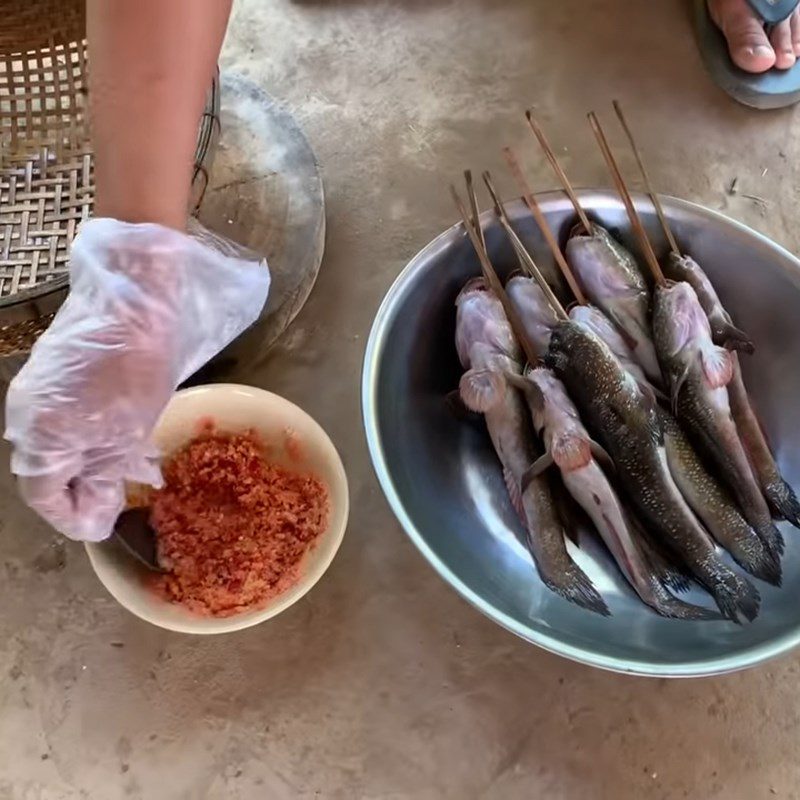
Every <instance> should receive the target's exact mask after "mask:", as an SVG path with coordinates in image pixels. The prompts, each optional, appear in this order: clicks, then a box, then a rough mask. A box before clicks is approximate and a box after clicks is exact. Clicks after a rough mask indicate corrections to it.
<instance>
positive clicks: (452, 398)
mask: <svg viewBox="0 0 800 800" xmlns="http://www.w3.org/2000/svg"><path fill="white" fill-rule="evenodd" d="M444 403H445V405H446V406H447V408H448V410H449V411H450V413H451V414H452V415H453V416H454V417H455V418H456V419H459V420H462V421H464V422H477V421H479V420H480V418H481V415H480V414H478V413H476V412H475V411H471V410H470V409H469V408H467V406H466V404H465V403H464V400H463V399H462V398H461V392H459V390H458V389H453V391H451V392H448V393H447V394H446V395H445V398H444Z"/></svg>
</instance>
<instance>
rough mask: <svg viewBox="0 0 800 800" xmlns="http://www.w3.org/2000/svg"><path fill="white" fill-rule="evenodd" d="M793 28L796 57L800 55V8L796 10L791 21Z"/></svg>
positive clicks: (793, 45)
mask: <svg viewBox="0 0 800 800" xmlns="http://www.w3.org/2000/svg"><path fill="white" fill-rule="evenodd" d="M789 24H790V25H791V28H792V47H793V48H794V54H795V56H796V57H799V56H800V9H798V10H797V11H795V12H794V13H793V14H792V16H791V21H790V23H789Z"/></svg>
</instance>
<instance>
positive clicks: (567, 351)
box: [545, 320, 602, 380]
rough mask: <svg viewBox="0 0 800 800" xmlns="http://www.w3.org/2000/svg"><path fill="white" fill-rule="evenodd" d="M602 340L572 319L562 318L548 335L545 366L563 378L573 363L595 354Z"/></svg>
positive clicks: (592, 356)
mask: <svg viewBox="0 0 800 800" xmlns="http://www.w3.org/2000/svg"><path fill="white" fill-rule="evenodd" d="M598 345H602V342H600V340H599V339H598V337H597V336H595V334H593V333H592V332H591V331H589V330H587V329H586V328H584V327H583V326H581V325H578V324H577V323H575V322H573V321H572V320H562V321H560V322H559V323H558V324H557V325H556V326H555V327H554V328H553V332H552V334H551V336H550V347H549V348H548V350H547V356H546V357H545V366H547V367H549V368H550V369H552V370H553V372H554V373H555V374H556V375H557V376H558V377H559V378H562V380H563V377H562V376H563V375H564V374H565V373H567V372H569V371H570V369H571V368H572V366H573V365H575V364H577V363H578V362H581V361H585V360H586V359H591V358H594V357H596V356H597V350H598Z"/></svg>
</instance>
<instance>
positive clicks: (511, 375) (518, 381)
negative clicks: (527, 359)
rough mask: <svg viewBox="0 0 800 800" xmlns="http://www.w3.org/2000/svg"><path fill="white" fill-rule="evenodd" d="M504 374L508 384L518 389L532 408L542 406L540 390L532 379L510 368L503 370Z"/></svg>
mask: <svg viewBox="0 0 800 800" xmlns="http://www.w3.org/2000/svg"><path fill="white" fill-rule="evenodd" d="M505 376H506V380H507V381H508V383H509V385H510V386H513V387H514V388H515V389H519V390H520V391H521V392H522V393H523V394H524V395H525V399H526V400H527V401H528V403H529V404H531V405H532V406H533V407H534V408H536V409H541V408H543V407H544V395H543V394H542V390H541V389H540V388H539V387H538V386H537V385H536V384H535V383H534V382H533V381H532V380H530V379H529V378H526V377H525V376H524V375H520V374H518V373H516V372H511V371H510V370H509V371H506V372H505Z"/></svg>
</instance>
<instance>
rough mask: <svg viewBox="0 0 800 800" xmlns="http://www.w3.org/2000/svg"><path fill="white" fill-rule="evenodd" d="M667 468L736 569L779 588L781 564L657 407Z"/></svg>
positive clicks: (672, 421) (673, 421)
mask: <svg viewBox="0 0 800 800" xmlns="http://www.w3.org/2000/svg"><path fill="white" fill-rule="evenodd" d="M658 415H659V419H660V421H661V427H662V428H663V430H664V442H665V445H666V451H667V465H668V466H669V469H670V472H671V473H672V477H673V478H674V479H675V483H677V484H678V488H679V489H680V490H681V493H682V494H683V496H684V497H685V498H686V501H687V502H688V503H689V506H690V507H691V508H692V510H693V511H694V512H695V514H696V515H697V516H698V518H699V519H700V521H701V522H702V523H703V524H704V525H705V527H706V529H707V530H708V531H709V532H710V533H711V535H712V536H713V537H714V539H715V540H716V541H717V544H719V545H720V546H722V547H723V548H725V550H727V551H728V552H729V553H730V554H731V556H732V557H733V559H734V560H735V561H736V563H737V564H739V566H740V567H742V568H743V569H745V570H747V571H748V572H749V573H750V574H751V575H753V576H755V577H756V578H760V579H761V580H763V581H766V582H767V583H771V584H772V585H773V586H780V585H781V562H780V559H779V558H778V557H777V556H776V554H775V553H773V552H772V550H770V549H769V548H768V547H767V546H766V544H764V542H763V541H762V540H761V537H760V536H759V535H758V534H757V533H756V532H755V531H754V530H753V529H752V528H751V527H750V525H749V524H748V522H747V520H745V518H744V517H743V516H742V514H741V512H740V511H739V508H738V506H737V505H736V503H735V502H734V500H733V498H732V497H731V495H730V493H729V492H728V491H727V489H726V488H725V487H724V486H722V484H720V482H719V481H718V480H717V479H716V478H715V477H714V476H713V475H712V474H711V472H710V471H709V470H708V468H707V467H706V465H705V464H704V463H703V460H702V459H701V458H700V456H699V455H698V454H697V451H696V450H695V449H694V447H692V444H691V442H690V441H689V439H688V437H687V436H686V434H685V433H684V432H683V429H682V428H681V426H680V424H679V423H678V420H676V419H675V417H673V416H672V414H670V413H669V412H668V411H666V410H664V409H662V408H658Z"/></svg>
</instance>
